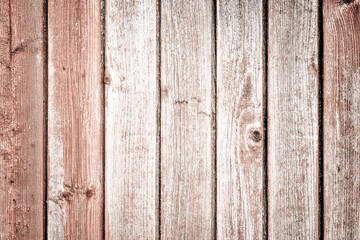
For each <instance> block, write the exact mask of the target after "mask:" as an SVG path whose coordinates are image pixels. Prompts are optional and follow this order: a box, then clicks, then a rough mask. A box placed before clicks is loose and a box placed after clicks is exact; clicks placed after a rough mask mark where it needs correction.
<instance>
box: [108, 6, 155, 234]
mask: <svg viewBox="0 0 360 240" xmlns="http://www.w3.org/2000/svg"><path fill="white" fill-rule="evenodd" d="M157 9H158V7H157V2H156V1H155V0H147V1H132V0H123V1H117V0H109V1H107V2H106V21H105V22H106V27H105V29H106V34H105V36H106V37H105V38H106V40H105V42H106V45H105V46H106V76H105V82H106V83H107V85H106V91H105V92H106V95H105V96H106V127H105V128H106V131H105V134H106V140H105V141H106V164H105V165H106V218H105V219H106V231H107V233H106V235H107V239H155V238H156V236H157V233H158V230H157V221H158V219H157V216H158V211H157V204H158V190H157V189H158V188H157V183H158V181H157V174H158V171H157V169H158V161H157V158H158V157H157V114H158V112H157V108H158V101H157V100H158V96H157V94H158V91H157V87H158V82H157V79H158V77H157V76H158V67H157V64H158V63H157V52H158V51H157V26H158V24H157Z"/></svg>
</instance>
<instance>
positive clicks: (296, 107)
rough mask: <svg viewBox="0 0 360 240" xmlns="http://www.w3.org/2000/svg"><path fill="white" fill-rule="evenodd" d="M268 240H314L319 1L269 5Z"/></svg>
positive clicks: (316, 229) (284, 1)
mask: <svg viewBox="0 0 360 240" xmlns="http://www.w3.org/2000/svg"><path fill="white" fill-rule="evenodd" d="M268 15H269V19H268V21H269V32H268V34H269V35H268V37H269V41H268V43H269V46H268V179H269V182H268V206H269V210H268V213H269V228H268V229H269V239H317V238H318V234H319V227H318V225H319V224H318V219H319V216H318V211H319V208H318V202H319V199H318V186H319V181H318V166H319V162H318V156H319V145H318V144H319V137H318V135H319V108H318V103H319V102H318V85H319V80H318V79H319V77H318V48H319V45H318V44H319V37H318V35H319V32H318V1H317V0H314V1H308V0H298V1H289V0H270V1H269V14H268Z"/></svg>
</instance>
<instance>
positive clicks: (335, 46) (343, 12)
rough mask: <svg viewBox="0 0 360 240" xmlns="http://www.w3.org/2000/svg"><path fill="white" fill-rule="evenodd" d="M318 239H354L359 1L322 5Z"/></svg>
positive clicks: (359, 145)
mask: <svg viewBox="0 0 360 240" xmlns="http://www.w3.org/2000/svg"><path fill="white" fill-rule="evenodd" d="M324 132H325V134H324V188H325V189H324V194H325V195H324V227H325V229H324V236H325V239H360V199H359V196H360V1H359V0H356V1H334V0H325V1H324Z"/></svg>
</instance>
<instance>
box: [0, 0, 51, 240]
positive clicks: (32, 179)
mask: <svg viewBox="0 0 360 240" xmlns="http://www.w3.org/2000/svg"><path fill="white" fill-rule="evenodd" d="M42 6H43V5H42V1H40V0H34V1H31V2H28V1H8V0H1V1H0V176H1V178H0V239H42V237H43V233H44V230H43V228H44V225H43V223H44V222H43V217H44V203H45V200H44V196H45V195H44V186H45V185H44V182H43V181H44V145H43V137H44V114H43V112H44V111H43V110H44V104H43V99H44V98H43V97H44V88H43V83H44V79H43V76H44V74H43V66H44V58H43V30H42V29H43V28H42V24H43V21H42V20H43V15H42V14H43V12H42V9H43V7H42Z"/></svg>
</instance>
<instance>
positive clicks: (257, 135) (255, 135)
mask: <svg viewBox="0 0 360 240" xmlns="http://www.w3.org/2000/svg"><path fill="white" fill-rule="evenodd" d="M261 138H262V137H261V133H260V131H258V130H255V131H253V132H252V133H251V139H252V140H253V141H254V142H260V141H261Z"/></svg>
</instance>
